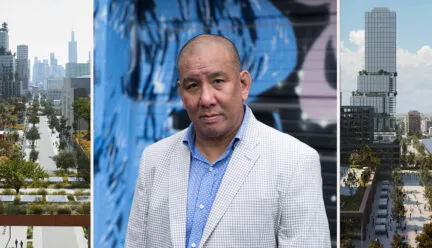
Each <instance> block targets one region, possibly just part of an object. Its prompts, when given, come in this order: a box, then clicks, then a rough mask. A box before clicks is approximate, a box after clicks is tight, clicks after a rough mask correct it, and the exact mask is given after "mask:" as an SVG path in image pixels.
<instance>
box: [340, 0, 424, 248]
mask: <svg viewBox="0 0 432 248" xmlns="http://www.w3.org/2000/svg"><path fill="white" fill-rule="evenodd" d="M387 3H388V4H390V3H391V4H392V6H376V5H377V3H376V1H359V2H354V1H341V6H340V8H341V29H340V30H341V32H340V33H341V44H340V47H341V49H340V52H341V61H340V63H341V73H340V75H341V78H340V86H341V87H340V90H341V93H340V94H341V107H340V165H341V169H340V230H341V231H340V242H341V247H362V248H365V247H368V248H369V247H431V246H430V245H431V238H430V237H431V236H432V223H431V206H432V186H431V178H430V177H431V175H430V169H431V168H432V110H431V109H432V106H431V104H432V103H431V101H430V96H431V95H432V88H430V84H431V80H432V78H431V73H430V72H431V71H432V64H431V63H430V61H431V59H432V48H431V39H429V40H427V39H422V36H421V35H420V36H418V37H419V38H415V39H413V38H414V33H415V31H416V32H419V30H422V25H423V23H422V22H423V21H420V19H419V18H418V17H417V16H424V15H422V14H426V12H424V9H425V6H424V5H425V4H427V3H426V2H425V1H420V2H419V3H417V4H413V5H410V4H408V3H403V2H402V1H391V2H387ZM422 4H423V5H422ZM359 10H362V11H359ZM354 13H355V14H354ZM413 26H415V27H416V28H417V29H413V28H412V27H413ZM413 30H414V31H413ZM411 32H414V33H411Z"/></svg>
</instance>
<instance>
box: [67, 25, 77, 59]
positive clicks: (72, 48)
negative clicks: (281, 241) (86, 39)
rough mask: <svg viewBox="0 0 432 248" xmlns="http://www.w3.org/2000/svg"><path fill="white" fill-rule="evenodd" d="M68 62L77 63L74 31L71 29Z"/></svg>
mask: <svg viewBox="0 0 432 248" xmlns="http://www.w3.org/2000/svg"><path fill="white" fill-rule="evenodd" d="M68 48H69V49H68V55H69V56H68V62H69V63H78V55H77V52H78V50H77V42H76V41H75V32H74V31H72V34H71V41H69V47H68Z"/></svg>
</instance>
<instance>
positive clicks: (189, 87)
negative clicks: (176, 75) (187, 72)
mask: <svg viewBox="0 0 432 248" xmlns="http://www.w3.org/2000/svg"><path fill="white" fill-rule="evenodd" d="M197 86H198V84H197V83H190V84H187V85H186V89H187V90H189V89H192V88H195V87H197Z"/></svg>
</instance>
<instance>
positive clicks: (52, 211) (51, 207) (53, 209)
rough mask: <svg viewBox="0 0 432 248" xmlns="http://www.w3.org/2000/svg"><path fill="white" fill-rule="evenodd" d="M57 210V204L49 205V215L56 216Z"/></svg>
mask: <svg viewBox="0 0 432 248" xmlns="http://www.w3.org/2000/svg"><path fill="white" fill-rule="evenodd" d="M57 208H58V205H57V204H52V205H51V204H50V205H48V214H56V211H57Z"/></svg>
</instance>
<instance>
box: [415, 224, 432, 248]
mask: <svg viewBox="0 0 432 248" xmlns="http://www.w3.org/2000/svg"><path fill="white" fill-rule="evenodd" d="M416 243H418V248H427V247H432V223H429V224H424V225H423V230H422V232H421V233H420V235H418V236H417V237H416Z"/></svg>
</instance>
